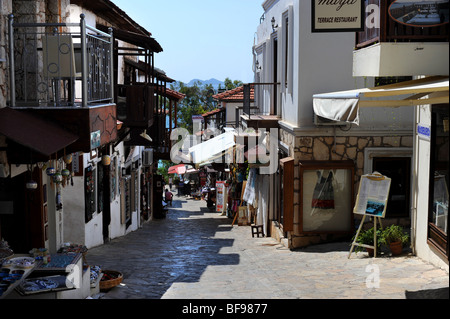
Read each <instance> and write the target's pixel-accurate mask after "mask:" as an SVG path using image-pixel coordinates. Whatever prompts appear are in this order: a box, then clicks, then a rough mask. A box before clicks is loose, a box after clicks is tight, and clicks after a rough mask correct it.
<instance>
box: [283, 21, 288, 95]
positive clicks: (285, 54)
mask: <svg viewBox="0 0 450 319" xmlns="http://www.w3.org/2000/svg"><path fill="white" fill-rule="evenodd" d="M284 21H285V30H286V31H285V38H284V45H285V48H284V50H285V51H284V85H285V87H286V88H287V87H288V82H289V76H288V75H289V68H288V66H289V17H285V20H284Z"/></svg>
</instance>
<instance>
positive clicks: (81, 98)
mask: <svg viewBox="0 0 450 319" xmlns="http://www.w3.org/2000/svg"><path fill="white" fill-rule="evenodd" d="M8 33H9V43H8V49H9V57H10V63H9V68H10V69H9V74H10V99H9V106H10V107H11V108H13V109H17V110H20V111H26V112H29V113H32V114H34V115H38V116H40V117H42V118H45V119H47V120H51V121H52V122H56V123H58V124H60V125H61V126H62V127H63V128H65V129H66V130H68V131H71V132H72V133H74V134H76V135H77V136H79V137H80V138H79V140H78V141H77V142H76V143H75V144H73V145H72V146H71V147H70V149H71V151H74V152H75V151H83V152H89V151H90V150H91V149H92V148H96V147H101V146H103V145H106V144H108V143H110V142H111V141H113V140H115V139H116V137H117V127H116V126H117V116H116V105H115V103H114V92H113V88H114V83H113V79H114V76H113V67H112V63H113V62H112V61H113V37H112V33H105V32H102V31H100V30H97V29H95V28H93V27H90V26H88V25H86V23H85V20H84V15H81V16H80V23H14V18H13V16H12V15H10V17H9V30H8ZM92 134H94V135H96V136H98V135H99V136H100V143H97V144H96V145H91V136H92Z"/></svg>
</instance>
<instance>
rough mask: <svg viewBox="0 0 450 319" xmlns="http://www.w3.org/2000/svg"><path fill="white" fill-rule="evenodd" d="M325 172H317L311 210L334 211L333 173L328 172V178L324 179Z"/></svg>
mask: <svg viewBox="0 0 450 319" xmlns="http://www.w3.org/2000/svg"><path fill="white" fill-rule="evenodd" d="M324 172H325V171H317V183H316V186H315V188H314V193H313V198H312V203H311V208H319V209H334V188H333V173H332V172H331V171H329V173H328V177H326V178H325V177H324V175H325V174H323V173H324Z"/></svg>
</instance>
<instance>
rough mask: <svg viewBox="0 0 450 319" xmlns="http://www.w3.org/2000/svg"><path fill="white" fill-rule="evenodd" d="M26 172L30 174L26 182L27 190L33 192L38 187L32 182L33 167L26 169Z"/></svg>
mask: <svg viewBox="0 0 450 319" xmlns="http://www.w3.org/2000/svg"><path fill="white" fill-rule="evenodd" d="M28 171H29V172H30V180H29V181H28V182H27V184H26V187H27V189H30V190H34V189H36V188H37V187H38V184H37V183H36V182H35V181H34V180H33V165H31V166H29V167H28Z"/></svg>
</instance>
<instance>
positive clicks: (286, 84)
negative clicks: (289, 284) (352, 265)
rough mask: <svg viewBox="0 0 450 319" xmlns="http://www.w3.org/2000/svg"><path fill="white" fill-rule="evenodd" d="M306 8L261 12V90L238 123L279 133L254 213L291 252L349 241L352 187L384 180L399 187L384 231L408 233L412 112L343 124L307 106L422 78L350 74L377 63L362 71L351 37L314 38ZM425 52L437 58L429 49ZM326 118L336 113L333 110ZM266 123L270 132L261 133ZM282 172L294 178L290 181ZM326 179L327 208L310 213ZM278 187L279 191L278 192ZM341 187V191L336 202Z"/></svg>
mask: <svg viewBox="0 0 450 319" xmlns="http://www.w3.org/2000/svg"><path fill="white" fill-rule="evenodd" d="M312 3H314V2H311V1H298V0H297V1H295V0H267V1H264V2H263V3H262V6H263V9H264V15H263V17H262V19H261V23H260V25H259V26H258V28H257V39H256V44H255V46H254V54H255V61H256V62H255V66H254V69H255V82H257V83H258V82H259V83H261V85H255V105H256V106H257V107H259V112H260V114H261V116H260V117H259V118H256V119H255V118H253V119H249V118H248V117H246V116H245V115H244V116H242V120H243V125H244V126H245V125H247V126H252V125H256V126H259V127H266V128H269V127H275V128H278V129H279V130H278V134H279V141H280V142H279V147H278V149H279V156H280V165H279V167H278V168H279V171H278V173H279V174H272V175H263V174H261V175H259V176H258V178H260V179H262V180H263V181H265V182H264V183H259V184H260V185H269V186H268V187H266V188H264V189H260V190H259V199H260V200H261V199H264V202H260V203H259V205H258V211H259V214H260V217H259V218H260V219H259V220H260V221H261V223H263V224H264V225H265V226H266V227H265V232H266V234H270V235H272V236H274V237H278V238H280V237H281V238H280V239H282V240H283V241H284V242H286V244H287V245H288V246H289V247H299V246H305V245H309V244H312V243H319V242H323V241H327V240H330V239H335V238H339V237H340V236H349V235H350V236H351V235H353V233H354V229H355V228H354V227H355V225H354V219H355V217H356V222H357V221H358V219H359V216H355V215H354V214H353V205H354V200H355V196H356V195H357V190H358V186H359V179H360V177H361V176H362V175H364V174H369V173H372V172H373V171H379V172H381V173H383V174H384V175H386V176H387V175H392V176H390V177H392V178H393V179H395V185H401V186H400V187H392V188H391V193H390V197H389V205H388V206H387V207H388V212H387V214H386V221H385V223H386V224H389V223H399V224H402V225H404V226H405V227H407V228H408V227H410V226H412V225H413V223H414V222H415V220H414V218H413V215H412V213H411V212H412V211H413V203H412V198H413V195H412V194H413V188H414V187H413V186H414V171H413V169H412V168H413V167H414V160H413V158H414V152H413V148H414V143H415V142H414V141H415V138H414V135H415V134H414V132H415V125H414V118H415V115H414V108H412V107H410V106H403V105H401V104H400V105H397V107H390V106H389V105H388V104H386V106H384V105H381V106H380V105H377V103H375V102H374V103H375V104H372V105H376V106H369V107H364V108H359V107H356V108H355V107H354V108H353V109H349V111H348V112H347V113H346V114H345V115H348V114H350V115H353V116H350V117H351V119H349V118H345V117H340V118H334V119H333V118H330V116H328V115H326V117H328V118H325V117H324V115H325V114H323V113H319V112H318V110H317V109H316V110H315V108H314V107H313V97H317V98H319V97H320V96H321V95H320V94H321V93H327V92H336V91H337V92H340V91H348V90H359V89H363V88H367V87H375V86H377V85H380V84H384V83H387V82H386V81H387V80H390V79H387V78H386V77H388V76H397V77H398V76H402V77H405V78H406V79H413V77H416V76H418V75H421V74H416V73H415V72H401V73H397V74H386V73H381V72H378V71H377V73H376V74H373V73H364V72H366V71H367V70H360V68H358V65H359V66H361V65H365V66H366V67H369V66H370V67H371V68H372V69H374V66H373V65H372V64H376V63H372V64H370V65H369V64H368V61H365V62H366V63H364V64H361V63H360V61H362V59H363V58H361V55H362V54H363V51H364V50H361V53H360V55H358V54H357V53H356V52H355V53H354V52H353V51H354V49H355V32H354V31H353V32H344V31H342V32H329V31H328V32H316V31H317V29H316V30H313V24H312V22H313V20H312V19H313V18H312V12H313V10H312V9H313V8H312ZM365 8H366V7H365ZM366 9H367V8H366ZM384 10H387V9H386V8H384ZM379 14H380V11H379V10H378V11H376V10H372V11H371V10H367V13H366V16H364V17H362V20H364V22H365V20H366V17H367V19H369V20H370V21H372V19H373V18H374V15H375V19H379V16H377V15H379ZM373 27H374V28H377V27H378V28H379V25H378V24H376V23H375V24H369V27H366V28H365V30H366V31H367V30H368V29H369V28H373ZM377 30H378V29H377ZM334 31H336V30H334ZM382 52H383V53H384V52H385V51H382ZM430 52H433V54H436V50H435V49H434V50H430ZM447 54H448V42H447ZM370 57H373V55H370ZM433 57H434V58H436V55H434V56H433ZM369 61H371V60H369ZM382 61H386V60H385V59H383V60H382ZM433 61H434V60H433ZM381 64H382V63H381ZM444 64H445V63H444ZM447 69H448V65H447ZM433 70H435V68H433ZM396 80H398V79H397V78H396ZM328 97H330V96H328ZM340 97H341V98H342V96H340ZM333 98H334V99H337V98H338V97H337V96H334V97H333ZM376 99H377V98H376ZM391 99H396V97H393V98H391ZM315 100H317V99H315ZM329 101H332V100H328V102H329ZM378 104H379V103H378ZM331 105H334V104H333V102H331ZM357 105H358V106H359V104H357ZM353 106H354V105H353ZM323 109H325V110H326V109H327V107H326V106H324V107H323ZM333 110H334V111H335V113H336V114H338V113H339V108H335V109H333ZM356 111H357V112H356ZM317 113H319V114H320V115H322V116H318V115H317ZM344 113H345V112H344ZM355 115H357V116H356V117H355ZM274 117H275V118H276V119H277V123H276V124H274V121H273V120H274ZM269 121H270V122H271V123H272V124H270V125H269V124H267V125H265V124H264V123H268V122H269ZM277 166H278V165H277ZM285 171H288V172H293V174H292V176H293V177H291V176H290V174H286V173H285ZM317 172H318V173H320V174H319V177H318V176H317V175H316V173H317ZM329 174H331V175H329ZM394 175H395V176H394ZM327 176H331V177H330V178H332V180H333V184H332V185H333V187H334V190H335V191H334V197H333V198H332V200H333V204H332V207H327V208H324V207H314V205H312V204H311V203H312V202H314V200H315V194H314V191H315V190H316V189H317V186H318V184H320V177H324V178H326V177H327ZM279 179H281V183H282V185H283V187H282V188H279V187H278V185H279ZM289 185H293V186H292V187H290V186H289ZM339 187H340V189H344V191H341V192H340V193H338V192H337V189H338V188H339ZM288 203H293V206H290V205H289V204H288Z"/></svg>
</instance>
